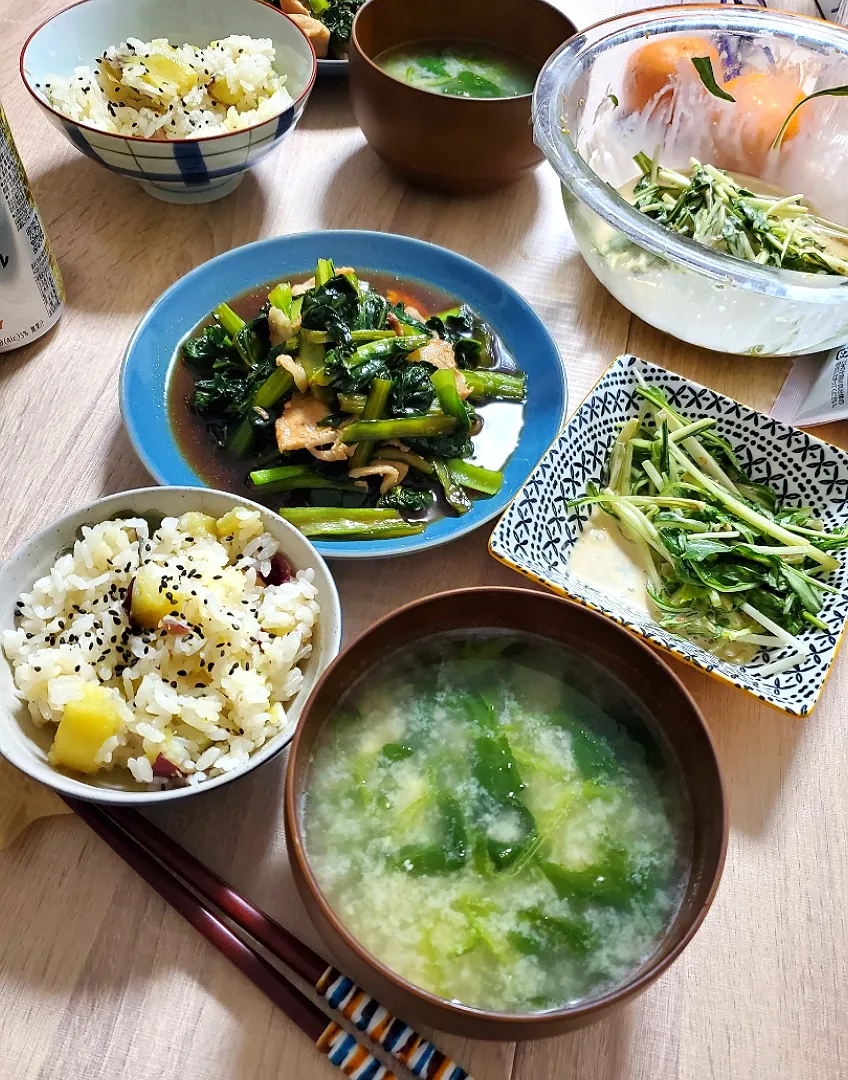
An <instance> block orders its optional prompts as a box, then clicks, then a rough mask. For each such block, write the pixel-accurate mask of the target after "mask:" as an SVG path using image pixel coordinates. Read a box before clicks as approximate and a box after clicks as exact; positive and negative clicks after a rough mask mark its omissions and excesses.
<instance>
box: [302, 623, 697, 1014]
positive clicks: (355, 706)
mask: <svg viewBox="0 0 848 1080" xmlns="http://www.w3.org/2000/svg"><path fill="white" fill-rule="evenodd" d="M617 687H618V684H617V683H616V681H615V679H614V677H613V676H612V675H610V674H609V673H608V672H601V671H600V670H598V671H595V670H594V669H593V665H592V664H591V663H590V662H587V661H586V659H585V658H583V657H580V658H578V657H576V656H573V655H572V654H570V653H567V652H565V651H564V650H561V649H559V648H557V647H555V646H553V645H550V644H549V643H547V642H544V641H542V640H541V639H537V638H535V637H532V636H529V635H526V636H515V635H511V634H505V633H496V632H485V633H482V634H480V635H475V636H465V635H461V634H444V635H441V636H440V637H439V638H436V639H425V640H424V641H423V642H421V643H419V645H417V646H415V647H414V648H411V649H407V650H401V651H400V652H399V653H396V654H394V655H390V656H389V657H388V658H385V659H383V660H381V663H380V667H379V672H377V671H375V672H373V673H370V674H366V675H365V676H364V677H363V678H362V680H361V681H360V682H359V683H358V684H356V685H354V687H353V688H352V689H351V690H350V691H349V693H348V695H347V696H346V698H345V699H344V700H343V701H342V703H341V704H340V706H339V711H338V713H337V715H336V716H335V717H331V718H330V720H329V721H328V723H327V725H326V727H325V728H324V730H323V732H322V733H321V734H320V735H319V737H318V739H317V740H316V743H315V747H314V756H313V764H312V769H311V775H310V778H309V783H308V785H307V788H306V794H305V799H304V823H305V830H306V840H307V848H308V853H309V859H310V863H311V865H312V867H313V870H314V872H315V874H316V876H317V878H318V881H319V883H320V885H321V887H322V889H323V891H324V892H325V894H326V895H327V896H328V898H329V900H330V902H331V904H333V906H334V907H335V909H336V911H337V912H338V914H339V915H340V917H341V918H342V920H343V921H344V922H345V924H346V925H347V926H348V928H349V929H350V930H351V931H352V932H353V933H354V934H355V935H356V937H357V938H358V939H359V940H360V941H361V942H362V943H363V945H364V946H365V947H366V948H367V949H368V950H369V951H370V952H372V953H373V954H374V955H375V956H377V957H378V958H379V959H380V960H382V961H383V962H385V963H386V964H388V965H389V966H390V967H392V968H393V969H394V970H396V971H397V972H399V974H401V975H402V976H404V977H405V978H407V979H409V980H411V981H412V982H413V983H416V984H417V985H419V986H422V987H424V988H425V989H427V990H430V991H431V992H433V993H437V994H440V995H442V996H445V997H449V998H453V999H456V1000H459V1001H461V1002H463V1003H464V1004H467V1005H471V1006H475V1007H479V1008H484V1009H495V1010H505V1011H518V1012H525V1013H527V1012H535V1011H537V1010H539V1009H548V1008H553V1007H556V1006H560V1005H563V1004H565V1003H566V1002H577V1001H582V1000H586V999H590V998H592V997H595V996H597V995H598V994H600V993H603V992H605V991H607V990H609V989H610V988H611V987H613V986H615V985H616V984H617V983H620V982H621V981H622V980H623V979H624V978H626V977H627V975H628V974H629V973H630V972H631V971H632V970H634V969H635V968H636V967H638V966H639V965H640V964H641V962H642V960H643V958H644V957H645V956H646V955H648V954H649V953H650V952H651V951H652V949H653V948H654V947H655V944H656V942H657V940H658V939H659V937H660V936H661V935H662V933H663V931H664V929H665V928H666V926H667V925H668V923H669V921H670V920H671V919H672V918H673V916H674V912H675V910H676V906H677V903H678V900H679V896H680V893H681V888H682V886H683V885H684V883H685V877H686V870H685V866H686V859H687V848H686V835H687V834H686V821H687V817H686V815H687V807H686V804H685V802H683V801H682V800H681V798H680V797H679V795H678V793H677V790H676V788H675V786H674V785H673V784H672V783H671V781H670V779H669V778H668V777H667V776H666V774H665V773H664V772H663V771H662V766H659V765H658V766H657V767H656V768H654V767H649V766H648V764H647V760H648V757H650V758H651V760H656V761H657V762H661V761H662V760H664V755H663V752H662V748H661V746H660V744H658V743H656V741H655V737H654V736H653V735H652V734H651V731H650V728H649V727H648V726H647V725H645V724H644V722H642V721H638V720H635V719H634V717H635V716H637V714H636V713H634V711H633V708H632V704H631V703H630V701H629V699H628V698H627V695H626V692H625V691H624V690H623V689H622V688H620V687H618V688H617ZM593 688H596V690H597V694H598V698H599V700H602V701H604V702H607V703H611V704H610V705H609V707H610V708H611V710H612V711H613V712H617V713H620V714H621V715H622V716H627V717H628V721H627V723H628V727H627V728H625V727H624V726H623V725H622V724H620V723H617V722H616V720H614V719H613V718H612V716H610V715H608V714H607V713H605V712H603V711H602V710H601V709H600V708H599V706H598V705H597V704H595V703H594V702H593V700H592V698H593V693H595V689H593ZM616 688H617V689H616ZM631 729H632V730H631ZM652 739H653V740H654V747H655V749H656V750H657V751H658V752H657V753H654V754H653V755H647V754H646V751H645V748H644V747H645V744H646V741H647V742H648V743H650V742H651V740H652ZM657 770H659V771H657Z"/></svg>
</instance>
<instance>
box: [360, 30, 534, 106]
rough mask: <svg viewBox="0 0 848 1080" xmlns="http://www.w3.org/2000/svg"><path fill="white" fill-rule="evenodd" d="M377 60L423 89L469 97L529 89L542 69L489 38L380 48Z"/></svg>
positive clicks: (517, 93)
mask: <svg viewBox="0 0 848 1080" xmlns="http://www.w3.org/2000/svg"><path fill="white" fill-rule="evenodd" d="M376 63H377V64H378V66H379V67H381V68H382V69H383V71H385V72H386V74H387V75H391V77H392V78H393V79H399V80H400V81H401V82H405V83H408V84H409V85H410V86H414V87H416V88H417V89H419V90H430V91H432V92H433V93H436V94H446V95H449V96H452V97H466V98H506V97H519V96H520V95H522V94H530V93H532V91H533V86H534V84H535V81H536V74H537V70H536V69H535V68H534V67H533V65H531V64H530V63H529V61H527V60H525V59H524V58H523V57H520V56H516V55H514V54H512V53H509V52H507V51H506V50H505V49H498V48H497V47H496V46H493V45H488V44H486V43H485V42H476V41H468V42H462V43H457V44H453V43H448V42H438V41H429V42H420V43H414V44H408V45H399V46H397V47H396V48H393V49H387V50H386V51H385V52H384V53H381V54H380V55H379V56H378V57H377V59H376Z"/></svg>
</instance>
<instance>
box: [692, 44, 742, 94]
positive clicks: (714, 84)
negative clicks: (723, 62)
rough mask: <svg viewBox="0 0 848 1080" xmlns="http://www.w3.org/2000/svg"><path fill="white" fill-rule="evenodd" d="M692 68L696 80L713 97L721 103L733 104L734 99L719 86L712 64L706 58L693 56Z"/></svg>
mask: <svg viewBox="0 0 848 1080" xmlns="http://www.w3.org/2000/svg"><path fill="white" fill-rule="evenodd" d="M692 67H693V68H694V69H695V70H696V71H697V72H698V78H699V79H700V80H701V82H702V83H703V84H704V86H705V87H706V88H707V90H709V92H710V93H711V94H712V95H713V97H717V98H721V99H722V100H723V101H732V102H734V104H735V102H736V98H735V97H732V96H731V95H730V94H728V92H727V91H726V90H724V89H722V87H721V86H719V84H718V80H717V79H716V77H715V72H714V71H713V62H712V60H710V58H709V57H708V56H693V57H692Z"/></svg>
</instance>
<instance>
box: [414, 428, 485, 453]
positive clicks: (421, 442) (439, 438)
mask: <svg viewBox="0 0 848 1080" xmlns="http://www.w3.org/2000/svg"><path fill="white" fill-rule="evenodd" d="M405 441H406V444H407V445H408V446H409V448H410V450H414V451H415V452H416V453H417V454H421V455H423V456H424V457H427V458H430V457H440V458H467V457H471V455H472V454H473V453H474V446H473V445H472V442H471V439H470V438H469V437H468V434H467V433H466V432H464V431H454V432H452V433H451V434H450V435H433V436H430V437H428V438H422V439H406V440H405Z"/></svg>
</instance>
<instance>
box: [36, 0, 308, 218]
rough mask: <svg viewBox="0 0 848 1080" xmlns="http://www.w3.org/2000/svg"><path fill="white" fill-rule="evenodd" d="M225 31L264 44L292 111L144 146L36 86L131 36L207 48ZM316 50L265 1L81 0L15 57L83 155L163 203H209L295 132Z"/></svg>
mask: <svg viewBox="0 0 848 1080" xmlns="http://www.w3.org/2000/svg"><path fill="white" fill-rule="evenodd" d="M229 34H247V35H249V36H250V37H254V38H260V37H265V38H270V39H271V41H272V42H273V44H274V48H275V49H276V54H277V56H276V61H275V66H276V69H277V71H279V72H281V73H283V72H284V73H286V74H287V75H288V80H287V83H286V88H287V89H288V91H289V93H290V94H291V96H292V99H293V101H292V104H291V105H290V106H289V107H288V108H287V109H286V110H285V112H283V113H281V114H280V115H279V116H275V117H272V118H271V119H270V120H266V121H264V122H263V123H261V124H257V125H255V126H254V127H251V128H245V129H244V130H243V131H234V132H232V133H231V134H227V135H213V136H211V137H209V138H206V139H172V140H171V139H169V140H161V139H142V138H135V137H133V136H126V135H114V134H111V133H110V132H107V131H99V130H98V129H97V128H94V127H91V126H88V125H85V124H79V123H76V122H75V121H73V120H69V119H68V117H66V116H63V115H62V114H61V113H59V112H57V111H56V110H55V109H54V108H53V107H52V106H51V105H49V104H48V102H47V99H46V97H45V95H44V92H43V90H42V89H40V88H39V86H37V85H36V84H40V85H41V87H43V85H44V83H45V81H46V79H47V77H48V76H50V75H57V74H58V75H68V76H69V75H71V73H72V72H73V70H74V68H76V67H79V66H81V65H85V66H86V67H93V66H94V60H95V57H97V56H101V55H102V53H103V50H104V49H106V48H108V47H109V46H110V45H117V44H119V43H120V42H122V41H125V40H126V38H127V37H128V36H129V37H138V38H141V39H142V40H143V41H149V40H151V39H152V38H157V37H166V38H168V39H169V41H170V42H171V43H172V44H174V43H180V44H182V43H183V42H189V43H190V44H192V45H208V43H209V42H210V41H214V40H215V39H217V38H222V37H227V36H228V35H229ZM316 70H317V67H316V60H315V50H314V49H313V48H312V45H311V44H310V42H309V41H308V39H307V37H306V35H305V34H304V33H303V32H302V31H301V30H300V29H299V27H298V26H297V25H296V24H295V23H294V22H292V20H291V19H289V18H288V16H286V15H284V14H283V13H282V12H281V11H280V10H279V9H278V8H274V7H271V5H269V4H266V3H263V2H262V0H132V3H131V4H130V3H127V2H126V0H82V2H81V3H77V4H75V5H74V6H73V7H69V8H65V10H64V11H60V12H58V14H56V15H53V16H52V17H51V18H50V19H48V20H47V21H46V22H45V23H43V24H42V25H41V26H40V27H38V29H37V30H35V31H34V32H33V33H32V34H31V35H30V37H29V39H28V40H27V42H26V44H25V45H24V48H23V51H22V52H21V77H22V78H23V80H24V83H25V85H26V87H27V89H28V90H29V92H30V93H31V94H32V96H33V97H34V98H35V100H36V101H37V102H38V104H39V105H40V106H41V108H42V110H43V111H44V114H45V115H46V116H47V118H48V119H49V120H50V122H51V123H52V124H53V126H54V127H56V128H58V129H59V130H60V131H61V132H62V133H63V134H64V135H65V136H66V137H67V138H68V139H69V140H70V142H71V143H73V145H74V146H75V147H76V148H77V149H78V150H79V151H81V152H82V153H83V154H85V155H86V157H89V158H91V159H92V160H93V161H97V162H99V163H100V164H101V165H105V166H106V168H107V169H111V170H112V172H116V173H120V174H121V175H122V176H130V177H132V178H133V179H135V180H138V181H140V183H141V186H142V187H143V188H144V190H145V191H147V192H148V193H149V194H151V195H155V196H156V197H157V198H159V199H163V200H165V201H166V202H177V203H202V202H212V201H213V200H214V199H221V198H223V197H224V196H225V195H229V193H230V192H231V191H234V190H235V188H236V187H238V185H239V184H240V183H241V181H242V179H243V178H244V174H245V172H246V171H247V170H248V169H249V168H250V167H251V166H252V165H255V164H256V162H257V161H260V160H261V159H262V158H263V157H265V155H266V154H267V153H269V151H271V150H273V149H274V148H275V147H277V146H279V145H280V143H281V142H282V141H283V139H284V138H286V136H288V135H289V134H290V133H291V132H292V131H293V130H294V128H295V125H296V124H297V122H298V121H299V120H300V117H301V114H302V113H303V110H304V108H305V106H306V102H307V100H308V98H309V94H310V93H311V91H312V87H313V85H314V83H315V74H316Z"/></svg>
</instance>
